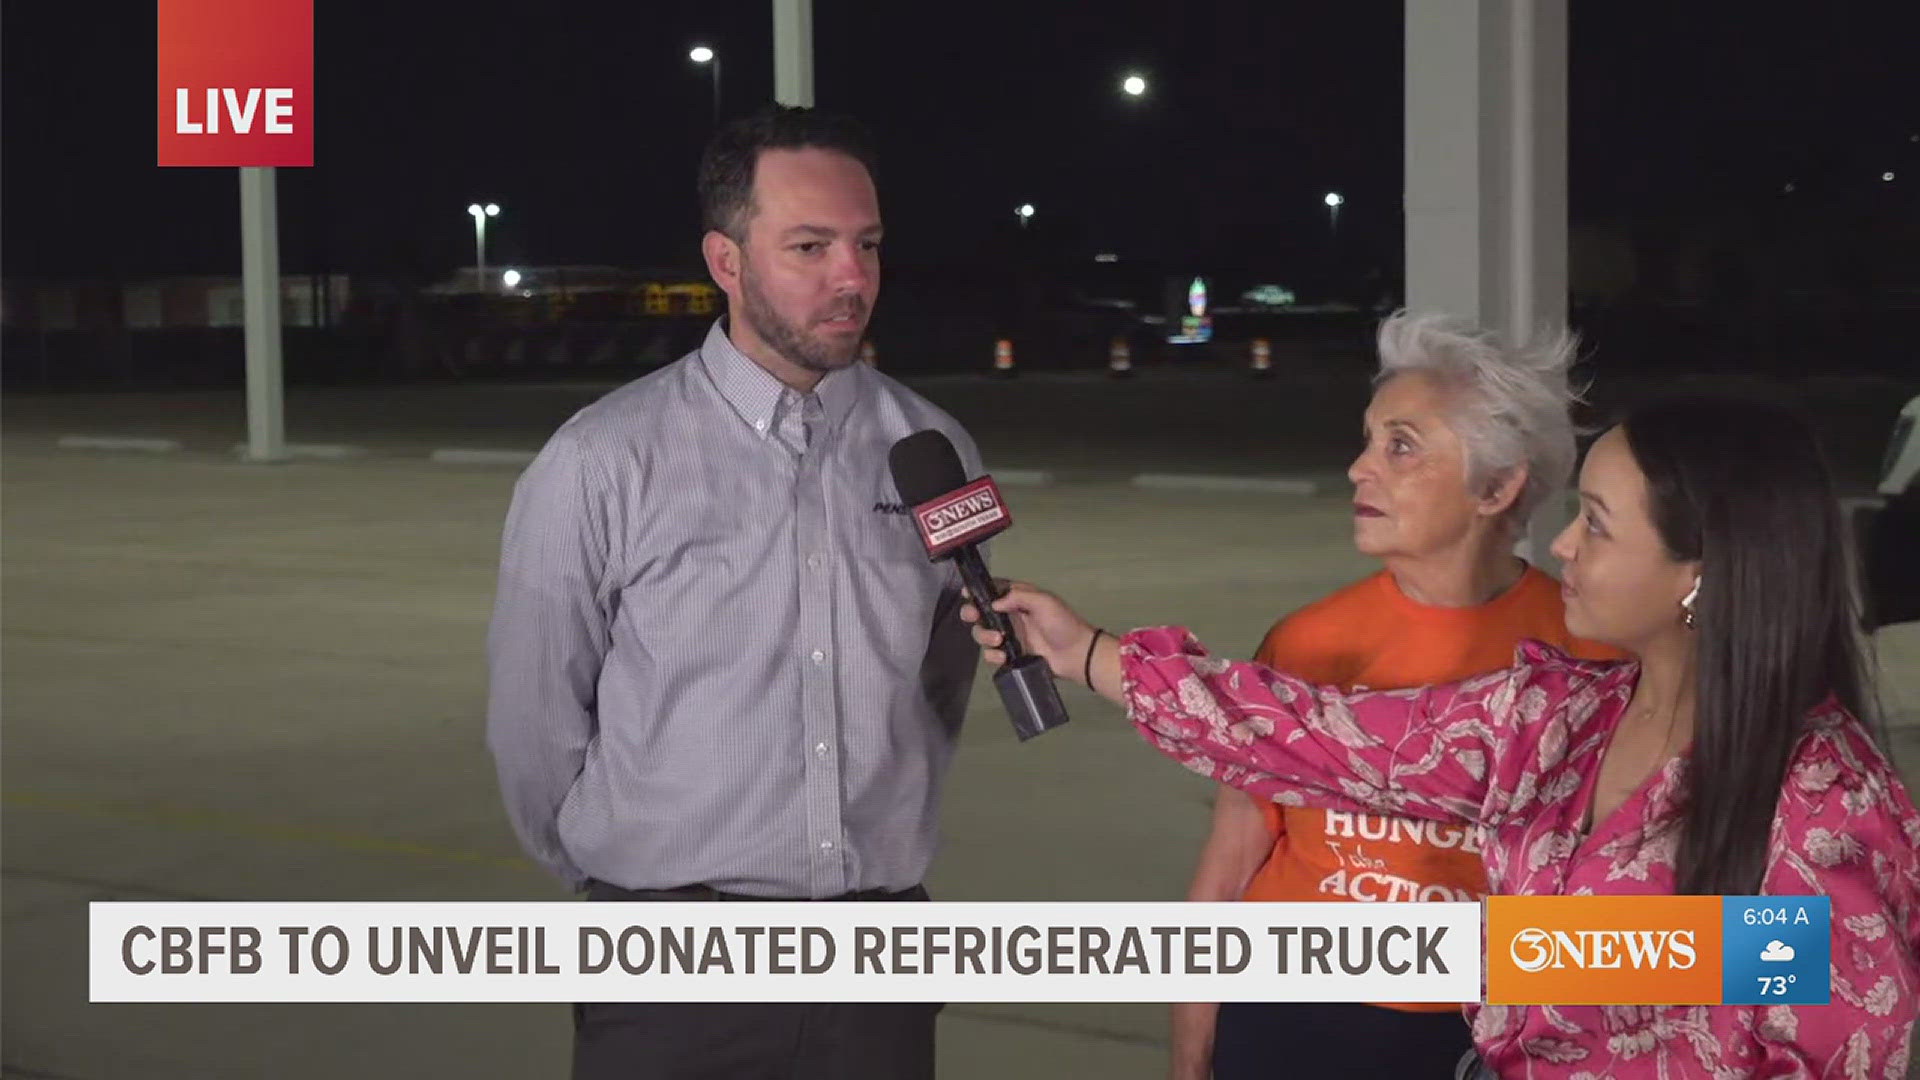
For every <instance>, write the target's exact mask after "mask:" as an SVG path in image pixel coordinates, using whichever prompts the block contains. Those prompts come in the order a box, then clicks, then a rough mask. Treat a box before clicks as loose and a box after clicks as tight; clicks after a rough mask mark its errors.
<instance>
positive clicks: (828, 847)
mask: <svg viewBox="0 0 1920 1080" xmlns="http://www.w3.org/2000/svg"><path fill="white" fill-rule="evenodd" d="M820 850H821V851H832V850H833V841H831V840H822V841H820Z"/></svg>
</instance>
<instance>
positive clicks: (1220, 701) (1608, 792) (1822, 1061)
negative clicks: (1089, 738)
mask: <svg viewBox="0 0 1920 1080" xmlns="http://www.w3.org/2000/svg"><path fill="white" fill-rule="evenodd" d="M1580 496H1581V511H1580V514H1579V516H1578V517H1576V518H1575V520H1574V521H1573V522H1572V523H1571V524H1569V525H1568V527H1567V528H1566V530H1565V531H1563V532H1562V533H1561V534H1560V536H1559V538H1558V539H1557V540H1556V541H1555V543H1554V551H1555V553H1556V554H1557V555H1559V556H1560V558H1561V559H1562V560H1563V566H1564V573H1565V577H1566V582H1567V584H1566V589H1565V595H1566V600H1567V628H1568V629H1569V630H1570V631H1571V632H1573V633H1575V634H1578V635H1580V636H1582V637H1587V638H1592V639H1594V640H1598V641H1602V642H1606V643H1609V644H1613V645H1617V646H1619V647H1620V648H1622V649H1623V650H1625V651H1626V652H1627V653H1629V654H1630V655H1631V656H1632V657H1633V659H1632V660H1628V661H1619V662H1593V661H1581V660H1575V659H1573V658H1571V657H1568V656H1567V655H1566V654H1564V653H1562V652H1560V651H1559V650H1557V649H1553V648H1551V647H1549V646H1545V645H1541V644H1538V643H1531V642H1530V643H1528V644H1527V645H1525V646H1523V647H1522V648H1521V650H1520V651H1519V653H1518V655H1517V656H1516V659H1515V663H1514V665H1513V666H1512V667H1510V668H1508V669H1507V670H1505V671H1500V672H1496V673H1492V674H1489V675H1485V676H1481V677H1478V678H1474V679H1470V680H1467V681H1464V682H1455V683H1450V684H1446V685H1439V686H1431V687H1427V688H1424V689H1420V690H1399V691H1382V692H1367V693H1343V692H1341V691H1339V690H1338V689H1336V688H1332V687H1316V686H1313V685H1310V684H1308V683H1305V682H1303V681H1301V680H1299V679H1297V678H1294V677H1293V676H1291V675H1288V674H1285V673H1283V672H1278V671H1274V670H1272V669H1269V668H1265V667H1261V666H1259V665H1254V664H1247V663H1238V662H1230V661H1226V660H1222V659H1217V658H1215V657H1212V656H1209V655H1208V654H1207V653H1206V651H1205V649H1204V648H1203V647H1202V646H1201V645H1200V643H1199V642H1198V641H1196V640H1194V639H1193V637H1192V636H1191V635H1190V634H1188V633H1187V632H1186V631H1184V630H1182V629H1180V628H1177V627H1156V628H1150V629H1144V630H1137V631H1134V632H1132V633H1130V634H1127V635H1126V636H1125V637H1124V639H1116V638H1114V637H1113V636H1112V635H1108V634H1105V633H1104V632H1102V631H1097V630H1095V629H1094V628H1093V627H1092V626H1090V625H1088V624H1087V623H1086V622H1085V620H1083V619H1081V618H1080V616H1078V615H1077V614H1075V613H1074V612H1073V611H1072V610H1071V609H1070V608H1068V607H1067V606H1066V605H1065V604H1064V603H1062V602H1061V601H1060V600H1059V599H1058V598H1056V597H1053V596H1051V595H1049V594H1047V593H1044V592H1041V591H1039V590H1036V589H1034V588H1032V587H1030V586H1016V587H1014V588H1013V589H1012V590H1011V591H1010V593H1009V594H1008V595H1007V596H1006V597H1004V598H1002V599H1001V600H999V601H996V602H995V605H994V606H995V607H996V609H998V610H1002V611H1006V612H1009V613H1010V614H1011V615H1012V616H1013V618H1014V620H1015V628H1016V631H1017V632H1018V633H1019V634H1020V636H1021V640H1022V642H1023V643H1025V644H1026V645H1027V646H1028V647H1029V649H1030V650H1031V651H1033V652H1036V653H1038V654H1039V655H1041V656H1044V657H1045V658H1046V659H1047V660H1048V661H1049V663H1050V664H1052V666H1053V669H1054V670H1055V672H1056V673H1058V674H1060V675H1062V676H1063V677H1068V678H1076V679H1077V678H1082V673H1083V671H1085V672H1087V673H1089V674H1090V679H1091V685H1092V686H1093V687H1094V688H1095V689H1096V690H1097V691H1098V692H1100V693H1101V694H1103V695H1105V696H1107V697H1108V698H1110V699H1112V700H1114V701H1116V702H1120V703H1122V704H1124V705H1125V706H1126V708H1127V712H1128V715H1129V718H1130V719H1131V720H1132V722H1133V723H1134V724H1135V725H1136V727H1137V728H1138V729H1139V731H1140V732H1141V734H1142V735H1143V736H1144V737H1145V738H1146V739H1147V741H1148V742H1149V743H1151V744H1152V745H1153V746H1155V747H1156V748H1157V749H1159V750H1161V752H1163V753H1165V754H1167V755H1169V756H1171V757H1174V758H1176V759H1177V760H1180V761H1182V762H1184V763H1186V764H1187V765H1188V766H1189V767H1191V768H1194V769H1196V770H1197V771H1200V772H1202V773H1204V774H1206V775H1208V776H1211V777H1213V778H1214V779H1216V780H1219V781H1220V782H1222V783H1225V784H1230V785H1232V786H1235V787H1239V788H1241V789H1243V790H1247V791H1249V792H1252V793H1254V794H1256V795H1259V796H1261V797H1263V798H1268V799H1271V800H1273V801H1275V802H1278V803H1280V804H1282V805H1288V806H1320V807H1325V808H1331V809H1341V810H1349V811H1364V812H1374V813H1390V814H1400V815H1409V816H1417V817H1421V818H1426V819H1429V820H1437V821H1446V822H1465V823H1471V824H1473V825H1475V826H1477V827H1478V828H1479V829H1481V830H1482V831H1483V834H1484V836H1485V842H1484V847H1483V855H1482V857H1483V860H1484V862H1485V865H1486V870H1487V877H1488V882H1489V885H1490V887H1491V888H1492V890H1493V891H1495V892H1499V893H1512V894H1544V895H1562V894H1573V893H1591V894H1601V895H1604V894H1642V895H1646V894H1651V895H1662V894H1703V895H1712V894H1728V895H1745V894H1756V893H1758V894H1773V895H1796V894H1798V895H1804V894H1821V895H1825V896H1828V897H1829V898H1831V901H1832V907H1833V950H1832V977H1833V1003H1832V1004H1831V1005H1828V1006H1822V1007H1815V1008H1804V1007H1793V1006H1772V1007H1768V1008H1765V1009H1762V1008H1758V1007H1752V1006H1713V1007H1708V1006H1693V1007H1632V1008H1625V1007H1587V1006H1562V1007H1554V1008H1545V1007H1532V1006H1530V1007H1524V1008H1523V1007H1502V1006H1469V1007H1468V1009H1467V1013H1468V1017H1469V1020H1470V1022H1471V1025H1472V1031H1473V1039H1474V1043H1475V1046H1476V1047H1477V1051H1478V1055H1479V1058H1480V1059H1481V1061H1482V1062H1483V1065H1482V1066H1480V1067H1482V1068H1484V1069H1485V1070H1486V1071H1485V1072H1484V1073H1482V1074H1481V1075H1486V1074H1488V1073H1490V1074H1492V1075H1498V1076H1510V1077H1527V1078H1539V1080H1546V1078H1562V1077H1564V1078H1569V1080H1570V1078H1573V1077H1577V1076H1581V1075H1587V1076H1609V1077H1624V1078H1631V1077H1642V1076H1646V1077H1652V1076H1663V1077H1675V1076H1717V1075H1741V1076H1750V1075H1768V1076H1772V1075H1814V1076H1825V1075H1845V1076H1869V1075H1871V1076H1882V1075H1893V1076H1897V1075H1900V1073H1901V1072H1902V1070H1904V1069H1905V1068H1906V1065H1907V1056H1908V1052H1909V1050H1908V1045H1909V1039H1910V1038H1911V1036H1912V1031H1913V1026H1914V1022H1915V1018H1916V1015H1917V1014H1920V998H1917V997H1916V994H1917V992H1920V851H1916V849H1917V848H1920V812H1916V810H1915V808H1914V804H1913V800H1912V798H1911V797H1910V796H1909V794H1908V793H1907V791H1906V789H1905V787H1904V786H1903V785H1902V783H1901V781H1900V779H1899V776H1898V774H1897V773H1896V772H1895V771H1894V769H1893V767H1892V765H1891V764H1890V763H1889V762H1888V760H1887V758H1886V756H1885V754H1884V753H1883V752H1882V751H1881V749H1880V747H1879V745H1878V744H1877V742H1876V739H1875V737H1874V733H1873V732H1872V731H1871V730H1870V729H1869V726H1868V724H1867V722H1866V721H1865V720H1863V719H1862V718H1863V717H1865V716H1866V715H1867V713H1866V712H1865V703H1866V700H1867V696H1866V688H1865V679H1864V677H1863V675H1862V674H1861V670H1860V663H1859V653H1858V648H1857V645H1856V642H1855V639H1854V637H1853V633H1854V625H1853V619H1852V615H1851V611H1850V607H1851V599H1850V594H1849V592H1848V588H1847V583H1846V581H1847V579H1846V573H1845V571H1846V565H1845V552H1844V550H1843V548H1842V543H1843V541H1842V532H1841V528H1840V522H1839V511H1838V507H1837V503H1836V500H1835V498H1834V494H1833V491H1832V485H1831V483H1830V482H1829V480H1828V477H1827V475H1826V472H1825V469H1824V466H1823V464H1822V462H1821V460H1820V455H1819V452H1818V449H1817V447H1816V446H1815V444H1814V440H1813V437H1812V435H1811V433H1810V432H1809V431H1808V430H1807V429H1806V427H1805V426H1804V425H1803V424H1801V423H1800V422H1799V421H1798V420H1797V419H1795V418H1794V417H1792V416H1791V415H1790V414H1788V413H1786V412H1784V411H1782V410H1776V409H1772V408H1768V407H1763V406H1757V405H1745V404H1735V403H1731V402H1724V401H1693V402H1676V403H1669V404H1665V405H1660V406H1654V407H1650V408H1647V409H1643V410H1640V411H1638V412H1635V413H1634V414H1632V415H1631V416H1629V417H1628V418H1627V419H1626V421H1625V422H1624V423H1623V424H1621V425H1620V426H1619V427H1617V428H1615V429H1613V430H1612V431H1610V432H1608V433H1607V434H1606V435H1605V436H1604V437H1602V438H1601V439H1600V441H1599V442H1598V443H1597V444H1596V445H1595V446H1594V448H1593V450H1592V452H1591V453H1590V454H1589V455H1588V458H1587V461H1586V463H1585V466H1584V467H1583V469H1582V471H1581V480H1580ZM975 614H976V613H975V612H973V611H972V610H971V607H970V606H965V607H963V610H962V615H963V617H971V616H973V615H975ZM974 636H975V639H976V640H977V641H979V642H980V643H981V644H982V645H984V646H987V647H988V649H989V652H988V656H987V659H988V660H989V661H994V660H995V654H996V653H997V651H998V650H997V649H995V648H993V647H994V646H995V645H997V644H998V641H997V635H994V634H993V633H991V632H990V631H986V630H983V629H980V628H978V627H976V628H975V630H974ZM1436 1065H1441V1066H1443V1065H1444V1063H1436Z"/></svg>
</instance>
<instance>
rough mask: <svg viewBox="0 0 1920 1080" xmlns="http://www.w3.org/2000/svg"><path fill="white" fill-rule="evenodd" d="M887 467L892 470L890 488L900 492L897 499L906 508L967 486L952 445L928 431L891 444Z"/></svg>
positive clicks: (941, 435) (964, 469)
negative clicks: (900, 500) (903, 502)
mask: <svg viewBox="0 0 1920 1080" xmlns="http://www.w3.org/2000/svg"><path fill="white" fill-rule="evenodd" d="M887 463H888V464H889V465H890V466H891V467H892V469H893V486H894V487H896V488H898V489H900V498H901V499H903V500H905V502H906V504H907V505H908V506H919V505H920V504H921V503H924V502H929V501H931V500H933V499H937V498H939V497H940V496H942V495H945V494H946V493H948V492H950V491H956V490H958V489H960V488H962V487H965V486H966V483H967V470H966V468H965V467H964V466H962V465H961V464H960V454H959V452H958V451H956V450H954V448H953V442H952V441H951V440H949V439H948V438H947V437H946V436H945V435H944V434H942V433H940V432H938V431H934V430H932V429H928V430H926V431H916V432H914V433H913V434H911V435H909V436H907V437H906V438H904V439H901V440H900V441H899V442H896V443H894V444H893V449H892V450H891V451H889V452H888V454H887Z"/></svg>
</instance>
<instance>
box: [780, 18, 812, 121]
mask: <svg viewBox="0 0 1920 1080" xmlns="http://www.w3.org/2000/svg"><path fill="white" fill-rule="evenodd" d="M773 99H774V100H775V101H777V102H779V103H780V104H782V105H805V106H807V107H809V108H811V107H812V106H813V0H773Z"/></svg>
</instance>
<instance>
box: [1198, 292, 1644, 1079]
mask: <svg viewBox="0 0 1920 1080" xmlns="http://www.w3.org/2000/svg"><path fill="white" fill-rule="evenodd" d="M1378 339H1379V352H1380V370H1379V373H1378V374H1377V375H1376V376H1375V378H1374V385H1375V391H1374V395H1373V401H1372V403H1371V404H1370V405H1369V406H1368V408H1367V411H1366V416H1365V419H1364V426H1365V431H1366V445H1365V447H1364V448H1363V449H1362V450H1361V452H1360V456H1359V457H1358V458H1356V459H1355V460H1354V463H1353V466H1352V468H1350V469H1348V470H1347V476H1348V478H1349V479H1351V480H1352V481H1353V539H1354V546H1355V547H1357V548H1359V549H1360V551H1362V552H1363V553H1365V554H1367V555H1371V556H1373V557H1374V558H1377V559H1379V560H1380V563H1381V569H1380V571H1379V572H1377V573H1374V574H1372V575H1370V576H1368V577H1366V578H1364V579H1362V580H1360V581H1358V582H1355V583H1354V584H1351V585H1348V586H1346V587H1345V588H1343V589H1340V590H1339V591H1337V592H1335V593H1333V594H1332V595H1331V596H1328V597H1325V598H1323V599H1321V600H1318V601H1316V602H1314V603H1312V604H1309V605H1308V606H1306V607H1304V608H1302V609H1300V610H1299V611H1296V612H1294V613H1293V614H1291V615H1289V616H1287V617H1286V618H1284V619H1282V620H1280V621H1279V623H1277V624H1276V625H1275V626H1274V627H1273V629H1272V630H1271V631H1270V632H1269V633H1268V634H1267V637H1266V640H1265V642H1264V643H1263V644H1262V645H1261V648H1260V651H1259V652H1258V654H1256V658H1257V659H1258V661H1259V662H1260V663H1263V664H1266V665H1267V666H1269V667H1275V668H1279V669H1281V670H1284V671H1289V672H1292V673H1294V674H1296V675H1298V676H1300V677H1301V678H1303V679H1306V680H1308V681H1310V682H1313V683H1317V684H1323V685H1333V686H1339V687H1341V688H1343V689H1348V690H1352V689H1360V688H1370V689H1375V690H1386V689H1394V688H1398V687H1406V686H1422V685H1426V684H1428V683H1435V682H1450V681H1453V680H1456V679H1464V678H1468V677H1471V676H1474V675H1478V674H1481V673H1483V672H1487V671H1493V670H1496V669H1499V668H1504V667H1506V666H1507V665H1508V664H1510V663H1512V662H1513V655H1514V649H1515V647H1516V646H1518V645H1519V644H1520V642H1521V641H1523V640H1526V639H1529V638H1533V639H1538V640H1541V641H1546V642H1551V643H1552V644H1554V645H1556V646H1558V647H1560V648H1562V649H1567V650H1569V651H1572V652H1575V653H1577V654H1580V655H1585V656H1589V657H1594V658H1599V657H1602V656H1605V657H1613V656H1617V654H1616V653H1614V652H1612V651H1611V650H1604V649H1601V648H1600V647H1597V646H1592V645H1588V644H1586V643H1582V642H1577V641H1575V640H1574V639H1572V638H1571V637H1570V636H1569V635H1568V634H1567V631H1566V625H1565V617H1564V606H1563V604H1562V601H1561V597H1560V585H1559V582H1557V581H1555V580H1553V578H1551V577H1549V576H1548V575H1547V574H1546V573H1544V572H1542V571H1541V570H1539V569H1537V568H1535V567H1532V566H1529V565H1527V564H1526V563H1525V562H1523V561H1522V560H1520V559H1518V558H1516V557H1515V556H1514V554H1513V549H1514V541H1515V539H1516V538H1517V537H1519V536H1520V535H1521V534H1522V533H1523V532H1524V530H1525V525H1526V522H1527V521H1528V519H1529V517H1530V515H1531V514H1532V513H1533V511H1534V510H1535V509H1536V508H1538V507H1539V506H1540V505H1541V504H1542V503H1543V502H1544V501H1545V500H1547V499H1548V498H1549V497H1551V496H1553V495H1555V494H1557V493H1559V492H1560V491H1561V490H1563V488H1564V485H1565V484H1566V482H1567V480H1568V479H1569V478H1570V477H1571V474H1572V472H1573V462H1574V433H1573V423H1572V421H1571V420H1570V419H1569V417H1568V407H1569V405H1570V404H1571V403H1572V400H1573V394H1572V392H1571V390H1570V389H1569V386H1568V379H1567V368H1568V364H1569V362H1570V361H1571V359H1572V354H1573V343H1572V341H1571V340H1570V339H1568V338H1566V337H1559V338H1554V339H1549V340H1547V341H1545V342H1544V343H1542V344H1540V345H1537V346H1535V347H1533V348H1530V349H1511V348H1507V347H1505V346H1504V345H1503V344H1502V343H1501V342H1500V340H1499V339H1498V338H1496V337H1494V336H1493V335H1491V334H1488V333H1484V332H1478V331H1476V330H1474V329H1473V328H1472V327H1470V326H1467V325H1466V324H1464V323H1461V322H1459V321H1456V320H1452V319H1448V318H1445V317H1442V316H1437V315H1423V316H1410V315H1407V314H1404V313H1401V314H1396V315H1394V316H1393V317H1391V318H1389V319H1387V320H1386V321H1385V322H1384V323H1382V324H1381V326H1380V330H1379V334H1378ZM1485 892H1486V873H1485V871H1484V870H1483V869H1482V868H1481V865H1480V856H1479V854H1478V849H1477V848H1476V847H1475V846H1474V843H1473V840H1472V838H1471V836H1470V835H1469V833H1468V830H1467V829H1465V828H1464V827H1462V826H1459V825H1447V826H1442V827H1440V828H1437V829H1429V828H1426V827H1425V823H1420V822H1409V821H1406V820H1403V819H1398V818H1395V817H1392V816H1390V815H1385V814H1375V813H1361V814H1353V813H1345V812H1339V811H1329V810H1327V809H1324V808H1320V807H1306V806H1295V807H1281V806H1278V805H1276V804H1275V803H1273V802H1271V801H1268V800H1262V799H1256V798H1254V797H1252V796H1250V795H1248V794H1246V793H1245V792H1242V791H1238V790H1235V789H1233V788H1229V787H1223V788H1222V789H1221V791H1220V794H1219V796H1218V797H1217V799H1216V801H1215V804H1214V817H1213V829H1212V833H1211V835H1209V837H1208V838H1207V843H1206V846H1205V848H1204V849H1203V850H1202V852H1201V856H1200V865H1199V869H1198V870H1197V871H1196V872H1195V874H1194V880H1193V885H1192V887H1191V888H1190V889H1189V890H1188V894H1187V896H1188V899H1190V900H1206V901H1223V900H1241V899H1245V900H1318V901H1332V900H1358V901H1372V900H1477V899H1479V898H1480V896H1481V895H1483V894H1484V893H1485ZM1216 1009H1217V1010H1218V1012H1217V1019H1216ZM1330 1036H1331V1037H1330ZM1470 1045H1471V1043H1470V1040H1469V1039H1468V1036H1467V1029H1466V1025H1465V1024H1463V1023H1461V1022H1460V1007H1459V1006H1458V1005H1433V1004H1400V1005H1392V1004H1389V1005H1358V1004H1314V1005H1308V1004H1252V1003H1234V1004H1228V1005H1225V1006H1215V1005H1211V1004H1200V1003H1191V1004H1182V1005H1176V1006H1174V1013H1173V1061H1172V1066H1173V1067H1172V1075H1173V1076H1174V1077H1176V1078H1177V1080H1205V1078H1206V1077H1208V1076H1209V1075H1211V1076H1212V1077H1214V1080H1241V1078H1253V1077H1260V1078H1265V1077H1270V1076H1272V1075H1274V1069H1275V1065H1276V1061H1277V1059H1276V1052H1280V1051H1282V1048H1284V1049H1283V1052H1284V1054H1285V1062H1286V1064H1287V1066H1288V1068H1289V1069H1290V1070H1292V1071H1293V1072H1295V1073H1297V1074H1299V1075H1302V1076H1336V1075H1338V1076H1391V1077H1406V1076H1419V1075H1421V1070H1422V1069H1423V1068H1425V1069H1427V1070H1429V1071H1430V1070H1431V1069H1432V1066H1433V1063H1434V1062H1436V1061H1440V1060H1453V1059H1457V1058H1459V1057H1460V1056H1461V1055H1462V1054H1463V1053H1464V1052H1465V1051H1466V1050H1467V1049H1468V1048H1469V1046H1470Z"/></svg>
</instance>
